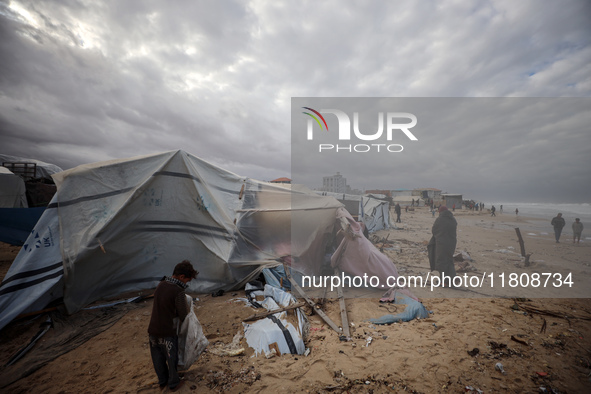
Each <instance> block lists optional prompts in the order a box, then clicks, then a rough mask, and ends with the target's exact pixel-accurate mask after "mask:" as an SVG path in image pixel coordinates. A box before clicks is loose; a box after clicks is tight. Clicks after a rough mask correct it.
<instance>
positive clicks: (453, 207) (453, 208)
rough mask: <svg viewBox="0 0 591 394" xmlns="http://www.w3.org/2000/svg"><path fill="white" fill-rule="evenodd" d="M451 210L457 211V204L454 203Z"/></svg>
mask: <svg viewBox="0 0 591 394" xmlns="http://www.w3.org/2000/svg"><path fill="white" fill-rule="evenodd" d="M451 210H452V211H453V212H455V211H456V204H454V205H452V207H451Z"/></svg>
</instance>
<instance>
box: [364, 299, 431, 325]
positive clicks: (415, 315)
mask: <svg viewBox="0 0 591 394" xmlns="http://www.w3.org/2000/svg"><path fill="white" fill-rule="evenodd" d="M392 300H393V301H394V304H397V305H406V308H405V309H404V312H401V313H399V314H397V315H384V316H382V317H379V318H377V319H369V321H370V322H371V323H373V324H392V323H399V322H405V321H411V320H413V319H425V318H427V317H429V311H428V310H427V308H425V306H424V305H423V304H422V303H420V302H419V301H417V300H414V299H412V298H410V297H408V296H406V295H404V294H401V293H400V292H397V293H396V294H395V295H394V297H393V299H391V300H390V301H392Z"/></svg>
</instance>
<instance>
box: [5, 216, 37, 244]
mask: <svg viewBox="0 0 591 394" xmlns="http://www.w3.org/2000/svg"><path fill="white" fill-rule="evenodd" d="M43 211H45V207H39V208H0V241H1V242H5V243H7V244H11V245H16V246H22V245H23V244H24V243H25V241H26V240H27V237H28V236H29V234H31V231H32V230H33V228H34V227H35V224H37V222H38V221H39V218H40V217H41V215H42V214H43Z"/></svg>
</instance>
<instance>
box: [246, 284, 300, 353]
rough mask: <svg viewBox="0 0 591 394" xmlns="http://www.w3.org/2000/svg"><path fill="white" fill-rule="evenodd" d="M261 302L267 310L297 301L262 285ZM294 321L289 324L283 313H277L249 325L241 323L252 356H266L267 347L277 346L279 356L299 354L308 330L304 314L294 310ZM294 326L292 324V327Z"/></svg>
mask: <svg viewBox="0 0 591 394" xmlns="http://www.w3.org/2000/svg"><path fill="white" fill-rule="evenodd" d="M264 295H265V300H264V301H261V302H260V304H261V305H262V306H263V307H265V308H266V309H267V310H269V311H273V310H275V309H279V308H283V307H287V306H289V305H291V304H293V303H296V302H297V300H296V299H295V297H294V296H292V295H291V294H289V293H286V292H284V291H283V290H281V289H278V288H276V287H273V286H269V285H265V293H264ZM295 313H296V316H297V320H296V321H293V320H292V321H291V322H290V321H289V320H288V318H287V312H280V313H276V314H274V315H270V316H269V317H267V318H265V319H262V320H259V321H257V322H255V323H252V324H247V323H243V325H244V336H245V338H246V343H248V345H249V346H250V347H252V348H253V349H254V351H255V356H258V355H259V354H261V353H263V354H265V355H267V354H269V353H270V351H271V350H270V347H269V345H271V344H273V343H277V347H278V349H279V351H280V352H281V354H285V353H287V354H303V353H304V351H305V350H306V345H305V344H304V339H305V336H306V333H307V330H308V324H309V323H308V319H307V318H306V315H305V314H304V313H303V312H301V311H300V309H299V308H298V309H295ZM294 323H295V324H297V326H296V325H294Z"/></svg>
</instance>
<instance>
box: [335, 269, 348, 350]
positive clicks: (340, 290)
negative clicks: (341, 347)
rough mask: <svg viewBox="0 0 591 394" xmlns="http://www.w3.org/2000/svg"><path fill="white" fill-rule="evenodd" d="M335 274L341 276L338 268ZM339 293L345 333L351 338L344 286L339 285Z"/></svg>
mask: <svg viewBox="0 0 591 394" xmlns="http://www.w3.org/2000/svg"><path fill="white" fill-rule="evenodd" d="M334 274H335V275H336V276H340V272H339V269H338V268H335V269H334ZM337 295H338V297H339V305H340V307H341V321H342V323H343V324H342V327H343V335H345V337H347V340H349V339H350V338H351V330H350V329H349V318H348V317H347V304H346V303H345V297H344V296H343V288H342V287H341V286H339V287H337Z"/></svg>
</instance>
